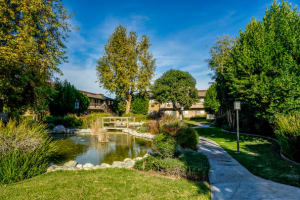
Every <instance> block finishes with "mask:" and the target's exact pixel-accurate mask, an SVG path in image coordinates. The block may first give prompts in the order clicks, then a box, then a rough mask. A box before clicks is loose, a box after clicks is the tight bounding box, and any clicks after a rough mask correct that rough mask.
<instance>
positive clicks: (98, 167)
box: [92, 165, 101, 169]
mask: <svg viewBox="0 0 300 200" xmlns="http://www.w3.org/2000/svg"><path fill="white" fill-rule="evenodd" d="M92 169H101V166H100V165H95V166H94V167H93V168H92Z"/></svg>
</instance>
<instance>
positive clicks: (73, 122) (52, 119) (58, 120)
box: [45, 114, 83, 128]
mask: <svg viewBox="0 0 300 200" xmlns="http://www.w3.org/2000/svg"><path fill="white" fill-rule="evenodd" d="M45 123H47V124H48V125H49V126H48V128H51V127H53V126H57V125H64V126H65V127H68V128H78V127H81V126H82V124H83V121H82V120H81V119H80V118H79V117H77V116H76V115H71V114H70V115H66V116H64V117H61V116H48V117H46V119H45Z"/></svg>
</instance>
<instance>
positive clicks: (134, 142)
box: [53, 132, 151, 165]
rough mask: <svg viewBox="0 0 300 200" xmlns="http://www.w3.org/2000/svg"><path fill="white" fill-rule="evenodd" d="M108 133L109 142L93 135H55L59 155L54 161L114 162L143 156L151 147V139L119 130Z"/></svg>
mask: <svg viewBox="0 0 300 200" xmlns="http://www.w3.org/2000/svg"><path fill="white" fill-rule="evenodd" d="M108 135H109V138H108V142H98V137H97V136H93V135H88V136H79V135H76V136H69V137H62V136H55V137H54V138H55V140H56V146H57V152H58V155H57V156H56V157H55V158H53V163H55V164H63V163H65V162H67V161H69V160H75V161H77V162H78V163H80V164H85V163H92V164H93V165H98V164H101V163H108V164H112V162H113V161H123V160H124V159H125V158H135V157H139V156H143V155H145V154H146V153H147V152H149V151H150V149H151V141H147V140H143V139H140V138H135V137H133V136H130V135H127V134H124V133H119V132H112V133H109V134H108Z"/></svg>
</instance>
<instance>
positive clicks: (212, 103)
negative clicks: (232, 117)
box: [204, 83, 220, 114]
mask: <svg viewBox="0 0 300 200" xmlns="http://www.w3.org/2000/svg"><path fill="white" fill-rule="evenodd" d="M204 108H205V111H206V112H208V113H211V114H217V113H218V111H219V108H220V102H219V99H218V93H217V90H216V84H215V83H214V84H212V85H211V86H210V87H209V88H208V90H207V92H206V94H205V99H204Z"/></svg>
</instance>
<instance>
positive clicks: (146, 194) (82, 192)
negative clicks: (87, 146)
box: [0, 169, 210, 200]
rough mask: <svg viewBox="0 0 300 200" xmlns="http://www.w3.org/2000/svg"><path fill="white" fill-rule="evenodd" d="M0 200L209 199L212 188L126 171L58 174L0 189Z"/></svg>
mask: <svg viewBox="0 0 300 200" xmlns="http://www.w3.org/2000/svg"><path fill="white" fill-rule="evenodd" d="M0 191H1V192H0V199H4V200H5V199H55V200H56V199H107V200H109V199H122V200H126V199H145V200H146V199H147V200H151V199H155V200H156V199H164V200H165V199H166V200H168V199H199V200H204V199H205V200H206V199H210V195H209V185H208V184H207V183H204V182H191V181H188V180H186V179H170V178H166V177H159V176H154V175H149V174H145V173H141V172H138V171H134V170H127V169H101V170H94V171H58V172H51V173H48V174H44V175H41V176H38V177H34V178H32V179H29V180H26V181H22V182H18V183H16V184H11V185H6V186H0Z"/></svg>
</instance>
